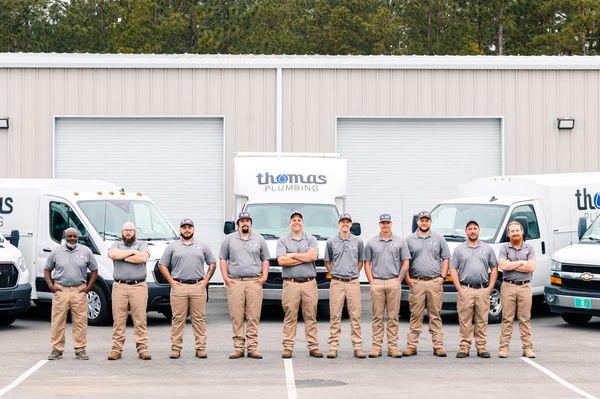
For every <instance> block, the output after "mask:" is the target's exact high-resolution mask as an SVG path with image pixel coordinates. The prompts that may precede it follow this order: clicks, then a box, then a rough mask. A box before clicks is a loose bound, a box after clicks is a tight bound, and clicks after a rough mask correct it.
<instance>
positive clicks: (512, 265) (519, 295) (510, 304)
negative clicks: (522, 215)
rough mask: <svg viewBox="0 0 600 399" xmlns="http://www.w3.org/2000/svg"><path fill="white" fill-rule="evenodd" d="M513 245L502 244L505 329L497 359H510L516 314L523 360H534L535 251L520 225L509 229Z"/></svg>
mask: <svg viewBox="0 0 600 399" xmlns="http://www.w3.org/2000/svg"><path fill="white" fill-rule="evenodd" d="M506 231H507V232H508V238H509V239H510V242H508V243H506V244H502V246H501V247H500V254H499V255H498V259H499V261H500V268H501V269H502V272H503V280H504V281H503V282H502V287H501V288H500V300H501V301H502V328H501V330H500V350H499V351H498V357H502V358H504V357H507V356H508V347H509V345H510V338H511V336H512V329H513V320H514V319H515V313H516V315H517V317H518V319H519V330H520V331H521V343H522V345H523V356H524V357H529V358H533V357H535V353H534V352H533V344H532V342H531V303H532V300H531V273H533V272H534V271H535V250H534V249H533V247H532V246H531V245H529V244H527V243H526V242H525V241H524V237H523V226H522V225H521V223H519V222H517V221H513V222H510V223H509V224H508V226H507V227H506Z"/></svg>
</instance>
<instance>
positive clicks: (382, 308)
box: [365, 213, 410, 358]
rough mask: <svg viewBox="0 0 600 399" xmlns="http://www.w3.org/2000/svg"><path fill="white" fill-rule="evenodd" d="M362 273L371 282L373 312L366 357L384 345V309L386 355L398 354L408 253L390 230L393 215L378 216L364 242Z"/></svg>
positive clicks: (402, 241) (404, 244)
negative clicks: (373, 231) (376, 227)
mask: <svg viewBox="0 0 600 399" xmlns="http://www.w3.org/2000/svg"><path fill="white" fill-rule="evenodd" d="M365 260H366V261H365V274H366V275H367V279H368V280H369V284H370V286H371V308H372V312H373V328H372V333H373V347H372V348H371V353H369V357H372V358H374V357H380V356H381V348H382V346H383V332H384V318H385V316H386V313H387V326H386V327H387V328H386V330H387V340H388V351H387V355H388V356H389V357H394V358H400V357H402V353H400V350H399V349H398V314H399V313H400V291H401V285H400V284H401V282H402V280H403V279H404V276H406V273H407V272H408V262H409V260H410V253H409V251H408V247H407V246H406V241H404V240H403V239H402V238H401V237H399V236H397V235H395V234H393V233H392V216H391V215H390V214H389V213H383V214H381V215H380V216H379V234H378V235H376V236H375V237H373V238H371V239H370V240H369V241H368V242H367V246H366V248H365Z"/></svg>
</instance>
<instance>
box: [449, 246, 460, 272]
mask: <svg viewBox="0 0 600 399" xmlns="http://www.w3.org/2000/svg"><path fill="white" fill-rule="evenodd" d="M458 248H460V247H456V248H455V249H454V252H452V257H451V258H450V269H458V265H460V254H459V252H458Z"/></svg>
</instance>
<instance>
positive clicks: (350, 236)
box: [338, 233, 352, 241]
mask: <svg viewBox="0 0 600 399" xmlns="http://www.w3.org/2000/svg"><path fill="white" fill-rule="evenodd" d="M338 238H339V239H340V240H342V241H350V239H351V238H352V234H350V235H349V236H348V238H344V237H342V236H341V235H340V233H338Z"/></svg>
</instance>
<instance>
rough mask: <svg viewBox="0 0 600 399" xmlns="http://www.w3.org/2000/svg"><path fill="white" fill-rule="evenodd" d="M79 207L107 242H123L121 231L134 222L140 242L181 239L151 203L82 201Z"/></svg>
mask: <svg viewBox="0 0 600 399" xmlns="http://www.w3.org/2000/svg"><path fill="white" fill-rule="evenodd" d="M78 204H79V206H80V207H81V209H82V210H83V213H84V214H85V216H86V217H87V218H88V219H89V221H90V222H91V223H92V225H93V226H94V228H95V229H96V231H97V232H98V234H99V235H100V236H101V237H102V238H103V239H104V240H117V239H121V227H122V226H123V223H125V222H132V223H134V224H135V226H136V227H137V238H138V240H173V239H176V238H177V235H176V234H175V232H174V231H173V228H172V227H171V226H170V225H169V223H168V222H167V220H166V219H165V218H164V217H163V215H162V214H161V213H160V212H159V211H158V209H157V208H156V206H154V204H152V203H151V202H148V201H136V200H100V201H79V202H78Z"/></svg>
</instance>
